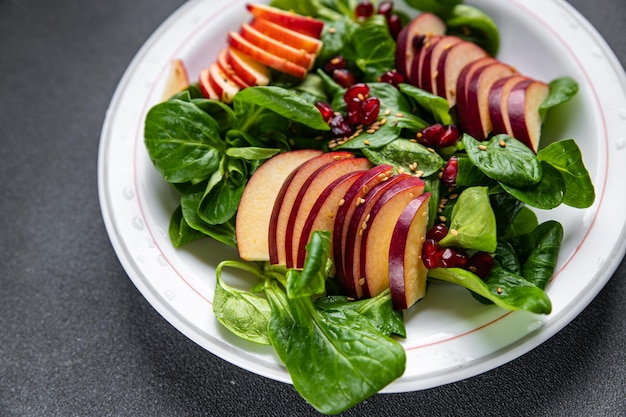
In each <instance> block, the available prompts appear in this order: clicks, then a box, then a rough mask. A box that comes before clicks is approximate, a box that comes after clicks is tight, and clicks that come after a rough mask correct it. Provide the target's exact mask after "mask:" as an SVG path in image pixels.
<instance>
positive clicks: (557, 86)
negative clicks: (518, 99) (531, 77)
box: [539, 77, 578, 119]
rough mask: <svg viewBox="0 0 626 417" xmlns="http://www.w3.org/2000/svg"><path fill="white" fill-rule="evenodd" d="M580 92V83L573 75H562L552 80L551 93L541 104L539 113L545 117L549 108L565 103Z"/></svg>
mask: <svg viewBox="0 0 626 417" xmlns="http://www.w3.org/2000/svg"><path fill="white" fill-rule="evenodd" d="M576 94H578V83H577V82H576V81H575V80H574V79H573V78H571V77H561V78H556V79H554V80H552V81H550V93H549V94H548V97H546V99H545V100H544V101H543V103H541V106H539V113H540V114H541V117H542V119H545V117H546V114H547V112H548V110H549V109H551V108H552V107H556V106H558V105H559V104H562V103H565V102H567V101H569V100H571V99H572V97H574V96H575V95H576Z"/></svg>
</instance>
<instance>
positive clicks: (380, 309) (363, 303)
mask: <svg viewBox="0 0 626 417" xmlns="http://www.w3.org/2000/svg"><path fill="white" fill-rule="evenodd" d="M315 305H316V307H319V308H321V309H324V310H344V309H348V310H353V311H356V312H357V313H359V314H361V315H363V316H365V317H367V318H368V319H369V320H370V321H371V322H372V324H373V325H374V326H375V327H376V328H377V329H378V330H380V331H381V332H382V333H383V334H385V335H387V336H391V335H392V334H397V335H398V336H400V337H403V338H405V337H406V327H405V325H404V318H403V315H402V312H401V311H398V310H394V309H393V303H392V301H391V291H390V290H389V289H387V290H385V291H383V292H381V293H380V294H378V295H377V296H375V297H372V298H366V299H362V300H357V301H354V300H352V299H350V298H349V297H346V296H342V295H329V296H326V297H322V298H318V299H317V300H316V301H315Z"/></svg>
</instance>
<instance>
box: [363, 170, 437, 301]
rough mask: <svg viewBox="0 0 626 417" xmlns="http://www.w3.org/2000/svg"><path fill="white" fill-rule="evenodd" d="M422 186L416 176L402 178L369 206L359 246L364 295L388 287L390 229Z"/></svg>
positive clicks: (372, 295)
mask: <svg viewBox="0 0 626 417" xmlns="http://www.w3.org/2000/svg"><path fill="white" fill-rule="evenodd" d="M424 186H425V184H424V181H422V180H421V179H420V178H417V177H409V178H406V179H404V180H402V181H400V182H398V183H397V184H396V185H394V187H391V188H389V189H388V190H387V191H386V192H385V194H384V195H383V196H382V197H381V198H380V199H379V200H378V201H377V202H376V204H375V205H374V206H373V207H372V210H371V212H370V218H369V221H368V223H367V228H365V229H364V230H363V238H362V240H361V247H360V251H361V257H360V262H359V264H360V269H361V276H362V277H365V282H364V285H363V296H364V297H375V296H376V295H378V294H380V293H381V292H382V291H384V290H385V289H387V288H389V247H390V246H391V245H392V241H391V239H392V235H393V230H394V228H395V225H396V223H397V221H398V218H399V217H400V214H401V213H402V211H403V210H404V208H405V207H406V206H407V205H408V204H409V202H410V201H411V200H413V199H415V198H417V197H418V196H420V195H421V194H423V192H424ZM393 244H395V242H394V243H393ZM357 249H358V248H357Z"/></svg>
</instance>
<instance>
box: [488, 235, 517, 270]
mask: <svg viewBox="0 0 626 417" xmlns="http://www.w3.org/2000/svg"><path fill="white" fill-rule="evenodd" d="M494 260H495V261H496V262H497V263H498V265H499V266H500V268H502V269H506V270H507V271H509V272H512V273H514V274H517V275H522V267H521V266H520V263H519V259H517V253H516V252H515V249H514V248H513V245H511V244H510V243H509V242H505V241H498V247H497V248H496V253H495V254H494Z"/></svg>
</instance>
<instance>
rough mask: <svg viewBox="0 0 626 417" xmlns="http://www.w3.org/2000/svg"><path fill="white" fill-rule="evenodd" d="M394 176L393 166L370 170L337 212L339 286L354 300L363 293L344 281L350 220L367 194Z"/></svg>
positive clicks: (334, 240)
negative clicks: (346, 242) (345, 244)
mask: <svg viewBox="0 0 626 417" xmlns="http://www.w3.org/2000/svg"><path fill="white" fill-rule="evenodd" d="M392 176H393V167H392V166H391V165H385V164H382V165H377V166H375V167H373V168H372V169H370V170H368V171H367V172H366V173H365V174H363V175H362V176H361V177H359V178H358V179H357V180H356V181H355V182H354V183H353V184H352V185H351V186H350V188H348V191H346V193H345V195H344V196H343V198H342V200H341V201H340V204H339V208H338V210H337V216H336V218H335V225H334V228H333V235H332V245H333V259H334V262H335V269H336V272H337V276H338V277H339V284H340V285H341V287H342V288H343V290H344V293H345V294H348V295H350V296H353V297H354V298H361V297H362V296H363V291H362V290H361V288H360V287H358V288H355V286H354V281H353V280H344V279H342V277H345V276H346V274H345V273H344V267H345V266H346V265H345V263H344V256H345V251H344V242H345V241H346V236H347V234H348V227H349V225H350V219H351V218H352V214H353V213H354V210H355V209H356V208H357V204H359V205H360V204H362V203H363V200H364V198H365V196H366V195H367V193H368V192H369V191H370V190H371V189H372V188H373V187H375V186H376V184H379V183H381V182H385V181H388V180H389V178H391V177H392Z"/></svg>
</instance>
